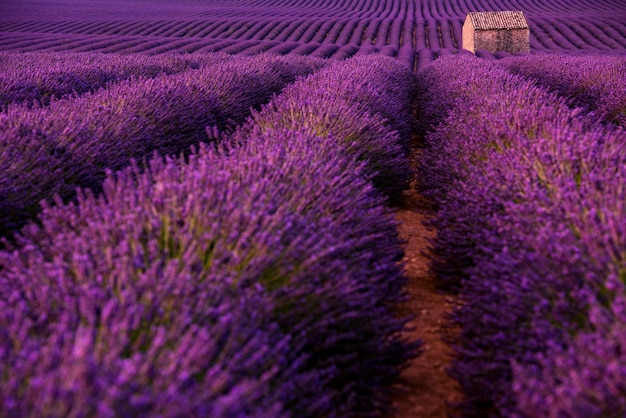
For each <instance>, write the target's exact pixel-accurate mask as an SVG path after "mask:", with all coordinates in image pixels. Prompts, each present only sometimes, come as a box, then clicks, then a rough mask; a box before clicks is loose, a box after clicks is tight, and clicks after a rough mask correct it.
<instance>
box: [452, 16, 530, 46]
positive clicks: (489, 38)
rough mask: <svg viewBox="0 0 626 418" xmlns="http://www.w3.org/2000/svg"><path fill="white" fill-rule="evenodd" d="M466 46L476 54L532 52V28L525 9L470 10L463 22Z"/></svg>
mask: <svg viewBox="0 0 626 418" xmlns="http://www.w3.org/2000/svg"><path fill="white" fill-rule="evenodd" d="M463 49H467V50H468V51H470V52H473V53H475V52H476V51H478V50H480V49H486V50H487V51H490V52H492V53H494V52H497V51H507V52H510V53H511V54H515V53H517V52H530V28H529V27H528V22H527V21H526V17H525V16H524V12H521V11H502V12H470V13H468V14H467V17H466V18H465V22H464V23H463Z"/></svg>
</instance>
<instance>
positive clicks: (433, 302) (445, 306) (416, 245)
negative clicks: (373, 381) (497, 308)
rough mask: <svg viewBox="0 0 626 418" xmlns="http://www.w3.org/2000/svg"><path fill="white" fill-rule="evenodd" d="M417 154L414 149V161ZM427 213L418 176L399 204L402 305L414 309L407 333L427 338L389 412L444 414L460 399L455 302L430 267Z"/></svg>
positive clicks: (429, 417)
mask: <svg viewBox="0 0 626 418" xmlns="http://www.w3.org/2000/svg"><path fill="white" fill-rule="evenodd" d="M418 157H419V154H418V151H417V150H416V151H415V155H414V156H413V162H414V164H415V163H417V161H418V159H419V158H418ZM427 216H428V205H427V202H425V200H424V198H422V197H421V196H420V195H419V193H418V192H417V190H416V182H415V181H414V182H413V184H412V187H411V188H410V189H409V190H407V191H405V192H404V201H403V202H401V204H400V205H399V206H398V211H397V215H396V217H397V219H398V220H399V221H400V225H399V234H400V236H401V237H402V239H403V240H405V241H406V246H405V261H406V274H407V277H408V280H409V282H408V286H407V291H408V294H409V300H408V301H407V302H406V303H405V304H404V305H403V306H402V307H401V308H400V311H401V312H403V313H416V314H417V318H415V319H414V320H413V321H411V323H410V325H411V327H412V328H415V329H414V330H413V331H411V332H409V333H408V334H407V336H408V337H409V338H411V339H415V338H421V339H422V340H423V341H424V346H423V349H424V352H423V354H422V355H421V356H419V357H418V358H417V359H415V360H413V362H412V364H411V365H410V366H409V367H408V368H407V369H406V370H405V371H404V372H403V373H402V375H401V381H400V384H399V386H401V387H402V388H403V389H404V393H402V394H401V395H399V396H397V397H396V398H395V399H394V405H395V407H396V409H397V412H396V414H395V415H394V416H393V417H390V418H409V417H410V418H444V417H447V416H448V412H449V411H451V409H449V408H448V406H447V403H448V402H454V401H458V400H460V399H461V392H460V390H459V387H458V383H457V382H456V381H455V380H453V379H452V378H450V377H449V376H448V375H447V374H446V372H445V369H446V368H449V367H450V360H451V357H450V353H451V348H450V347H449V346H448V345H447V344H446V343H445V342H444V341H443V338H442V337H443V336H444V335H446V334H448V333H453V332H454V330H452V329H450V328H449V326H447V325H446V321H445V317H446V314H447V313H448V312H450V311H451V310H452V308H453V306H454V304H455V303H456V299H454V298H453V297H451V296H448V295H444V294H441V293H439V292H438V291H437V290H436V288H435V284H434V278H433V275H432V273H431V271H430V270H429V267H428V257H427V255H425V254H424V252H426V251H427V248H428V239H429V238H433V237H434V236H435V235H436V231H433V230H429V229H427V228H426V227H424V225H423V224H422V221H423V220H425V219H426V217H427Z"/></svg>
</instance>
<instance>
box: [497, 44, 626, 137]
mask: <svg viewBox="0 0 626 418" xmlns="http://www.w3.org/2000/svg"><path fill="white" fill-rule="evenodd" d="M502 63H503V64H505V65H506V67H507V68H508V69H509V70H511V71H513V72H515V73H517V74H521V75H523V76H525V77H530V78H532V79H533V80H536V82H537V83H538V84H539V85H541V86H544V87H547V88H549V89H550V90H554V91H555V92H557V93H558V94H560V95H563V96H566V97H570V98H572V104H573V105H575V106H578V107H583V108H585V109H586V110H588V111H593V112H594V113H595V114H596V115H597V116H598V117H599V118H600V119H602V120H604V121H606V122H612V123H615V124H618V125H621V126H626V57H624V56H620V55H617V56H613V55H605V56H602V55H597V54H593V55H581V56H567V55H565V56H564V55H554V54H545V55H533V56H527V57H511V58H507V59H505V60H503V61H502Z"/></svg>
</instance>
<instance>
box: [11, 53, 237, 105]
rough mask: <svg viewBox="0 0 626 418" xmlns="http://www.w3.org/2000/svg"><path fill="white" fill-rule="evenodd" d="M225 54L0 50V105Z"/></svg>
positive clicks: (46, 98)
mask: <svg viewBox="0 0 626 418" xmlns="http://www.w3.org/2000/svg"><path fill="white" fill-rule="evenodd" d="M230 58H231V57H230V56H229V55H226V54H218V53H216V54H187V55H181V54H163V55H158V56H150V55H142V54H130V55H112V54H109V55H106V54H102V53H73V52H64V53H60V52H27V53H21V54H20V53H14V52H0V108H2V107H3V106H5V105H9V104H17V103H26V104H29V105H31V104H33V103H37V104H40V105H48V104H50V101H51V100H53V99H54V98H62V97H66V96H69V95H72V94H74V95H78V94H82V93H86V92H89V91H95V90H97V89H99V88H102V87H105V86H106V85H107V84H110V83H113V82H118V81H121V80H127V79H130V78H153V77H157V76H158V75H162V74H168V75H170V74H175V73H179V72H182V71H185V70H189V69H194V68H199V67H201V66H207V65H211V64H217V63H219V62H222V61H227V60H229V59H230Z"/></svg>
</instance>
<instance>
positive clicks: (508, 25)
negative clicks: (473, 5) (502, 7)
mask: <svg viewBox="0 0 626 418" xmlns="http://www.w3.org/2000/svg"><path fill="white" fill-rule="evenodd" d="M467 16H468V17H469V18H470V20H471V22H472V26H474V30H494V29H528V22H526V18H525V17H524V12H520V11H514V12H511V11H502V12H470V13H468V15H467Z"/></svg>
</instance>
